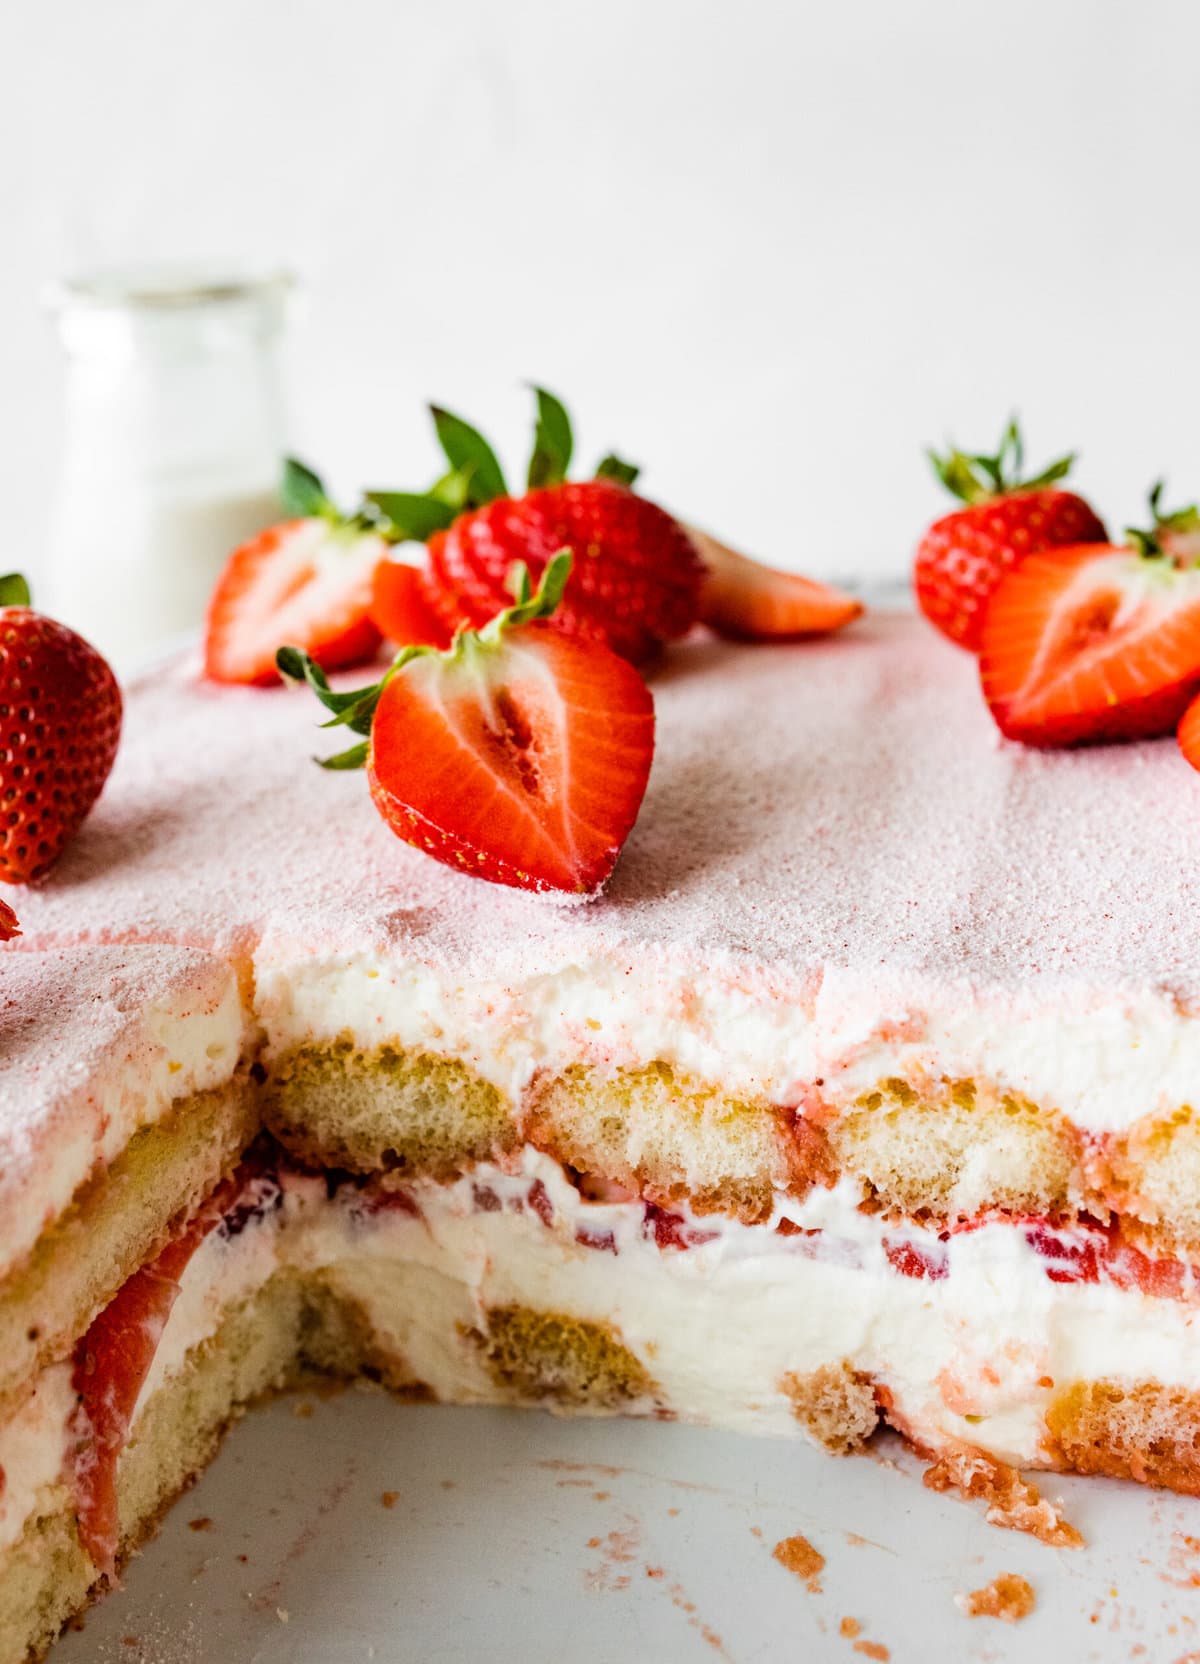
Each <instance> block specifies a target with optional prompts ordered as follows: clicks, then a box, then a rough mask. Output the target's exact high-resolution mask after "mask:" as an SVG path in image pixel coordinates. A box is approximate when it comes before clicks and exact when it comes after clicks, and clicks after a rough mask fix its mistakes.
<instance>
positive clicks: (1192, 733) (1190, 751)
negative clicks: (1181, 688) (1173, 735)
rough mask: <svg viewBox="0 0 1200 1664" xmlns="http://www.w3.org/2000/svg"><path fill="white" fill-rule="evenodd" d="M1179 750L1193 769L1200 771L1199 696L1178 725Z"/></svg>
mask: <svg viewBox="0 0 1200 1664" xmlns="http://www.w3.org/2000/svg"><path fill="white" fill-rule="evenodd" d="M1179 749H1180V750H1181V751H1182V752H1183V754H1184V756H1185V757H1186V758H1187V760H1188V762H1189V763H1191V765H1192V767H1193V768H1194V769H1200V695H1197V697H1196V698H1195V699H1193V700H1192V702H1191V704H1190V705H1189V706H1188V708H1187V710H1186V711H1185V712H1184V713H1183V720H1182V722H1181V723H1180V724H1179Z"/></svg>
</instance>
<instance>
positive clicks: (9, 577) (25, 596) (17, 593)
mask: <svg viewBox="0 0 1200 1664" xmlns="http://www.w3.org/2000/svg"><path fill="white" fill-rule="evenodd" d="M29 602H30V594H29V584H28V583H27V582H26V580H25V578H24V577H23V576H22V575H21V573H20V572H7V573H5V575H4V576H3V577H2V578H0V607H27V606H28V605H29Z"/></svg>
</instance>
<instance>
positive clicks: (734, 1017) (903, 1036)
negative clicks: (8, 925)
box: [257, 952, 1200, 1133]
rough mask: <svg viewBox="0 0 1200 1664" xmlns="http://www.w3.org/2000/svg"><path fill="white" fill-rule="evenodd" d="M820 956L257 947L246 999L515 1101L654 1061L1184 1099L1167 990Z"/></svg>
mask: <svg viewBox="0 0 1200 1664" xmlns="http://www.w3.org/2000/svg"><path fill="white" fill-rule="evenodd" d="M954 993H955V997H954V998H953V999H952V1000H949V1001H948V1000H947V997H946V991H945V989H944V988H942V989H939V988H937V987H935V986H933V985H932V984H930V985H928V986H922V984H921V983H920V982H919V981H918V980H914V979H912V978H909V979H896V978H887V977H882V978H881V979H880V981H879V982H878V984H873V985H872V986H871V987H869V988H864V987H863V986H862V984H861V981H860V980H858V979H856V978H852V977H849V976H846V975H843V974H838V973H832V972H831V973H827V974H826V975H824V976H823V977H822V978H821V979H819V982H817V983H816V984H814V986H812V987H804V986H800V987H795V988H787V989H778V988H772V987H771V986H770V985H768V984H765V983H755V982H754V981H752V980H748V979H742V980H739V979H737V978H735V977H733V976H731V975H722V974H720V973H711V972H696V973H693V974H687V975H682V974H676V973H675V972H674V971H673V970H672V968H671V967H670V966H668V965H666V964H662V963H659V962H658V961H656V960H654V961H651V962H649V963H647V962H646V961H645V959H644V957H643V958H642V959H641V960H639V961H637V962H633V963H626V964H619V963H613V962H610V961H607V960H604V961H594V962H588V963H585V964H567V965H564V966H562V967H561V968H560V969H558V970H556V971H553V972H550V973H547V974H545V975H541V976H537V977H534V978H531V979H529V980H526V981H522V982H519V983H499V982H497V983H487V982H484V983H453V982H449V981H446V980H444V979H442V978H441V977H439V976H438V974H437V973H435V972H434V971H432V970H431V969H429V968H428V967H426V966H423V965H419V964H417V963H415V962H408V963H406V962H403V961H398V960H395V959H390V958H387V957H385V956H382V955H380V954H377V953H374V952H370V953H359V954H340V955H335V956H328V955H316V956H314V957H312V958H305V959H302V960H295V959H286V960H273V959H267V958H263V959H260V962H259V964H258V967H257V1007H258V1016H259V1019H260V1022H261V1024H262V1026H263V1030H264V1032H265V1034H266V1038H267V1043H268V1046H269V1047H270V1050H271V1051H272V1052H273V1053H274V1054H276V1055H279V1054H282V1053H285V1052H288V1051H290V1050H292V1049H294V1048H295V1047H298V1046H303V1045H308V1044H312V1043H314V1042H315V1043H318V1044H319V1043H321V1042H330V1041H333V1040H336V1039H338V1038H340V1037H342V1036H345V1035H350V1036H351V1037H352V1038H353V1040H354V1042H355V1043H356V1044H357V1045H359V1046H362V1047H364V1048H366V1049H368V1050H370V1049H371V1048H373V1047H376V1046H379V1045H382V1044H385V1043H386V1044H393V1045H397V1046H403V1047H410V1048H415V1049H419V1050H424V1051H429V1052H433V1053H436V1054H442V1055H445V1056H449V1057H456V1058H459V1059H461V1060H462V1061H463V1062H465V1063H467V1064H469V1065H470V1066H471V1067H472V1068H473V1069H475V1070H476V1071H477V1072H478V1073H480V1074H481V1075H483V1076H484V1077H485V1078H486V1079H487V1080H489V1081H491V1082H492V1084H493V1085H495V1086H497V1087H498V1088H499V1089H500V1090H501V1091H503V1092H505V1093H506V1094H507V1095H508V1096H509V1097H510V1098H511V1099H512V1100H513V1101H514V1102H516V1101H518V1100H519V1099H520V1096H521V1094H522V1092H523V1091H524V1090H525V1089H526V1088H527V1087H528V1085H529V1083H530V1082H531V1081H532V1079H533V1078H534V1076H535V1075H536V1074H537V1073H538V1071H540V1070H543V1069H548V1070H560V1069H563V1068H566V1067H568V1066H569V1065H571V1064H576V1063H584V1064H594V1065H597V1066H599V1067H600V1068H620V1067H637V1066H645V1065H646V1064H649V1063H652V1062H655V1061H662V1062H666V1063H669V1064H671V1065H672V1066H673V1067H675V1068H677V1069H680V1070H684V1071H686V1072H688V1073H690V1074H693V1075H695V1076H697V1077H698V1078H700V1079H701V1080H705V1081H710V1082H713V1083H714V1084H716V1085H719V1086H721V1087H723V1088H724V1089H725V1090H727V1091H729V1092H731V1093H734V1094H738V1093H741V1094H749V1095H754V1096H765V1097H766V1098H768V1099H770V1100H771V1101H773V1102H775V1103H779V1104H796V1103H799V1102H802V1101H803V1100H804V1099H805V1097H806V1096H807V1095H808V1094H809V1093H810V1092H811V1090H812V1088H813V1085H814V1083H817V1082H820V1083H822V1085H821V1090H823V1091H825V1092H826V1093H827V1094H828V1095H830V1096H831V1097H833V1098H835V1099H842V1098H845V1097H852V1096H854V1095H856V1094H857V1093H859V1092H861V1091H867V1090H870V1089H871V1088H872V1087H874V1086H875V1085H876V1084H877V1083H878V1082H879V1080H881V1079H883V1078H885V1077H887V1076H895V1075H901V1076H908V1077H919V1076H921V1075H922V1074H924V1075H928V1076H932V1077H934V1078H939V1077H941V1076H948V1077H950V1078H952V1079H961V1078H967V1077H970V1078H973V1079H976V1080H979V1081H988V1082H993V1083H995V1084H996V1085H998V1086H1000V1087H1001V1088H1003V1089H1005V1090H1008V1091H1013V1092H1017V1093H1019V1094H1020V1095H1022V1096H1024V1097H1027V1098H1029V1099H1031V1100H1032V1101H1033V1102H1035V1103H1037V1104H1040V1105H1041V1106H1042V1107H1044V1108H1046V1109H1053V1110H1058V1111H1061V1112H1062V1113H1063V1114H1065V1115H1066V1116H1067V1117H1068V1118H1069V1119H1070V1120H1071V1121H1072V1122H1074V1123H1075V1125H1077V1126H1079V1127H1081V1128H1084V1129H1085V1130H1087V1131H1089V1132H1094V1133H1105V1132H1116V1131H1120V1130H1122V1129H1125V1128H1127V1127H1129V1126H1131V1125H1132V1124H1133V1123H1134V1122H1135V1121H1138V1120H1140V1119H1142V1118H1143V1117H1144V1116H1147V1115H1152V1114H1161V1113H1167V1112H1169V1111H1171V1110H1174V1109H1177V1108H1178V1107H1179V1106H1180V1105H1181V1104H1184V1103H1187V1102H1189V1101H1190V1099H1191V1097H1192V1096H1194V1093H1195V1083H1196V1081H1197V1079H1200V1022H1198V1021H1197V1020H1196V1019H1195V1018H1193V1017H1190V1016H1188V1015H1187V1014H1186V1013H1185V1012H1184V1011H1183V1010H1182V1009H1181V1008H1180V1006H1179V1004H1178V1002H1177V1001H1176V1000H1175V999H1173V998H1172V997H1171V996H1170V995H1169V994H1168V993H1165V992H1164V993H1155V992H1150V991H1147V992H1143V993H1141V994H1139V995H1137V996H1132V995H1131V996H1128V997H1121V998H1105V999H1099V998H1097V999H1095V1000H1093V999H1091V998H1090V997H1085V996H1083V995H1080V994H1075V995H1071V996H1068V995H1067V994H1066V993H1063V994H1061V995H1060V997H1058V998H1057V999H1056V1000H1055V1001H1054V1002H1047V1001H1046V1000H1045V999H1044V998H1041V997H1037V996H1035V995H1033V994H1030V995H1028V996H1024V995H1020V996H1005V997H1004V998H1001V997H1000V996H999V995H998V994H996V993H994V992H993V993H992V994H991V995H989V996H988V997H987V998H986V999H985V998H984V997H982V996H980V995H977V994H974V993H973V992H972V991H971V990H969V989H963V988H957V989H955V991H954Z"/></svg>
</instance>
